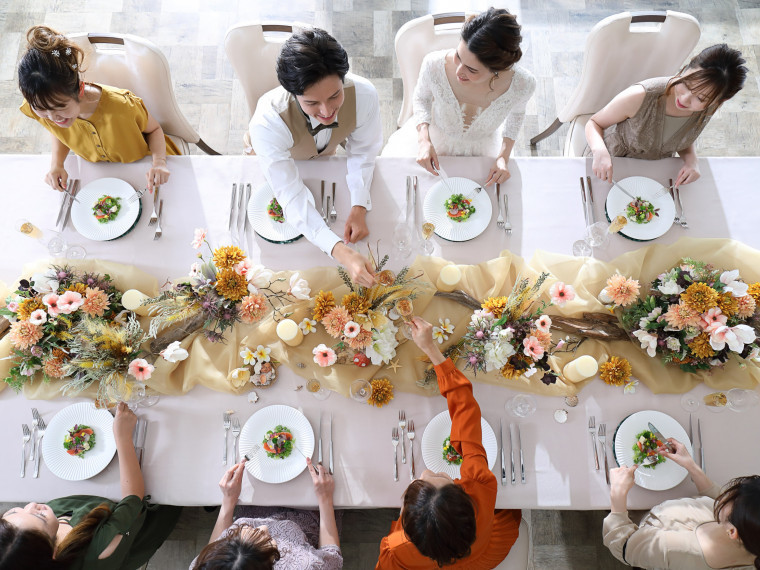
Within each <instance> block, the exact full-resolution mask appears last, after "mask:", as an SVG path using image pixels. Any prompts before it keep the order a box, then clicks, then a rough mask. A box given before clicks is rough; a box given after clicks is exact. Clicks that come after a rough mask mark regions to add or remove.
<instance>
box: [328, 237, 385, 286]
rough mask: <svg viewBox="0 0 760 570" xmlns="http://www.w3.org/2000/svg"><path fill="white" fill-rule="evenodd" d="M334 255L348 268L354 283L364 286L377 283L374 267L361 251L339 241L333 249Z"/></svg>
mask: <svg viewBox="0 0 760 570" xmlns="http://www.w3.org/2000/svg"><path fill="white" fill-rule="evenodd" d="M332 256H333V257H334V258H335V259H337V260H338V261H339V262H340V264H341V265H342V266H343V267H345V268H346V270H347V271H348V274H349V275H350V276H351V279H353V280H354V283H357V284H359V285H361V286H362V287H372V286H373V285H374V284H375V273H374V269H373V268H372V265H370V262H369V260H368V259H367V258H366V257H364V256H362V255H361V254H360V253H358V252H356V251H354V250H353V249H351V248H350V247H348V246H347V245H346V244H344V243H341V242H338V243H336V244H335V247H334V248H333V250H332Z"/></svg>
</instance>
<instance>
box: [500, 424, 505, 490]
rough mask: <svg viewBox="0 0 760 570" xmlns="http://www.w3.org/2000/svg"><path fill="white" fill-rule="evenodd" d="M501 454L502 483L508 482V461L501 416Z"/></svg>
mask: <svg viewBox="0 0 760 570" xmlns="http://www.w3.org/2000/svg"><path fill="white" fill-rule="evenodd" d="M499 455H500V456H501V485H502V487H503V486H504V485H506V484H507V462H506V460H505V459H504V428H503V427H502V424H501V418H499Z"/></svg>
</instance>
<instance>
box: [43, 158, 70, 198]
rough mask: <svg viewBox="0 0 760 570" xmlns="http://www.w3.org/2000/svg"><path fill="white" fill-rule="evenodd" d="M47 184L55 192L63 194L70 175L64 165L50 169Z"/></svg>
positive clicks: (46, 179)
mask: <svg viewBox="0 0 760 570" xmlns="http://www.w3.org/2000/svg"><path fill="white" fill-rule="evenodd" d="M45 183H46V184H49V185H50V187H51V188H53V190H58V191H59V192H63V191H64V190H66V185H67V184H68V183H69V173H68V172H66V169H65V168H64V167H63V165H59V166H52V167H50V172H48V173H47V174H46V175H45Z"/></svg>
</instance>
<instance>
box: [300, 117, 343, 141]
mask: <svg viewBox="0 0 760 570" xmlns="http://www.w3.org/2000/svg"><path fill="white" fill-rule="evenodd" d="M306 128H307V129H308V131H309V134H310V135H311V136H313V137H314V136H316V135H317V133H318V132H319V131H321V130H323V129H337V128H338V121H335V122H334V123H330V124H329V125H324V124H322V123H320V124H318V125H317V126H316V127H312V126H311V121H310V120H309V119H307V120H306Z"/></svg>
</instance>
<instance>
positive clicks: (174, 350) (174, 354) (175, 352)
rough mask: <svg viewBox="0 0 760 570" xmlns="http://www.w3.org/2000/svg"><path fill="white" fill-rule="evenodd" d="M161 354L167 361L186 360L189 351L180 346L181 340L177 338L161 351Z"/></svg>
mask: <svg viewBox="0 0 760 570" xmlns="http://www.w3.org/2000/svg"><path fill="white" fill-rule="evenodd" d="M161 356H163V358H164V360H166V361H167V362H179V361H181V360H185V359H186V358H187V357H188V353H187V351H186V350H185V349H184V348H180V346H179V341H178V340H175V341H174V342H173V343H171V344H170V345H169V346H167V347H166V348H165V349H163V350H162V351H161Z"/></svg>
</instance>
